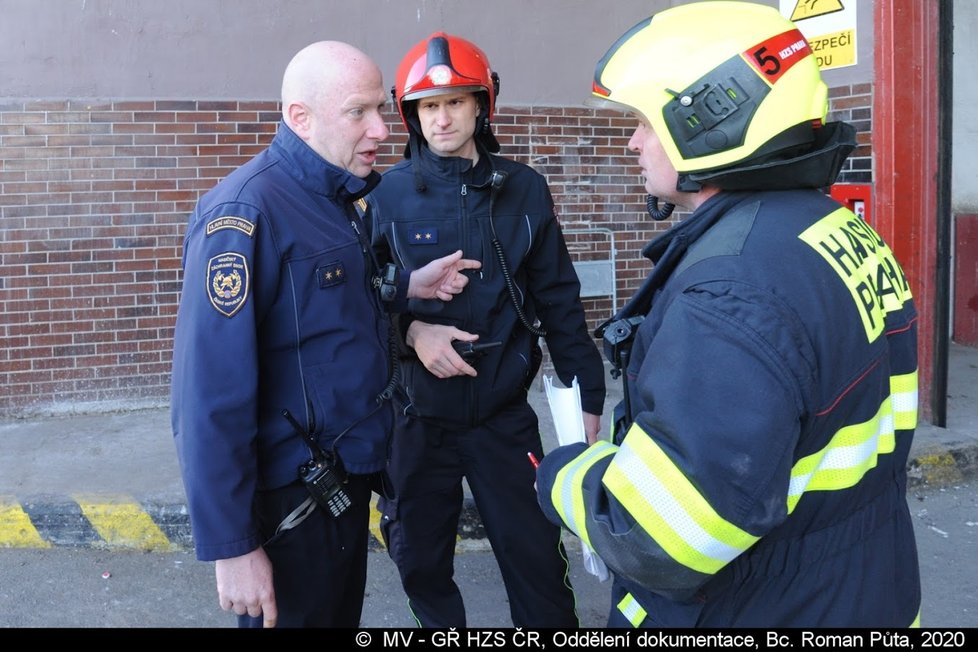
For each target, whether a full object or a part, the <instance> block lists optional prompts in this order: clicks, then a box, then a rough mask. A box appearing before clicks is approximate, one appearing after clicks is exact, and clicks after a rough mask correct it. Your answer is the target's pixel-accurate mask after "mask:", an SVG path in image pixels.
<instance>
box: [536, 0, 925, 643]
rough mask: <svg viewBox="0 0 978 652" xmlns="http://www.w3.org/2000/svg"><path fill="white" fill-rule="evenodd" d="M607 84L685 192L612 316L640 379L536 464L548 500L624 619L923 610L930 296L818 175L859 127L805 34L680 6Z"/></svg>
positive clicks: (882, 621) (654, 23)
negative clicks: (921, 484)
mask: <svg viewBox="0 0 978 652" xmlns="http://www.w3.org/2000/svg"><path fill="white" fill-rule="evenodd" d="M592 94H593V96H594V99H595V100H597V101H600V102H601V103H604V104H607V105H609V106H613V107H617V108H618V109H620V110H623V111H626V112H628V113H630V114H632V115H633V116H634V117H635V118H636V119H637V122H638V125H637V127H636V128H635V132H634V134H633V135H632V136H631V139H630V141H629V144H628V147H629V149H630V150H631V151H633V152H635V153H636V154H637V155H638V163H639V165H640V167H641V169H642V174H643V176H644V178H645V188H646V190H647V191H648V192H649V197H650V201H649V209H650V212H651V213H652V214H653V217H657V218H663V217H665V216H667V215H668V214H669V212H670V211H671V209H672V208H673V207H675V206H679V207H682V208H683V209H686V210H688V211H689V212H690V215H689V216H688V217H686V218H685V219H683V220H682V221H681V222H679V223H678V224H676V225H675V226H673V227H672V228H671V229H670V230H669V231H667V232H666V233H664V234H662V235H661V236H659V237H658V238H657V239H655V240H653V241H652V242H650V243H649V244H648V245H647V246H646V248H645V250H644V252H643V253H644V255H645V256H646V257H647V258H649V260H651V261H652V263H653V265H654V267H653V269H652V272H651V274H650V275H649V277H648V278H647V279H646V281H645V283H644V284H643V286H642V287H641V288H640V290H639V291H638V292H637V293H636V294H635V296H634V297H632V298H631V299H630V300H629V302H628V303H627V305H626V306H625V307H624V308H622V310H621V311H619V312H618V313H617V314H616V315H614V316H613V317H612V318H611V319H610V320H608V322H606V323H605V324H604V325H602V327H601V328H600V329H599V335H601V336H602V337H603V340H604V350H605V354H606V356H607V357H608V358H609V360H610V361H611V363H612V368H613V371H620V372H621V373H622V374H623V376H622V378H623V380H624V383H625V397H624V400H623V401H622V403H621V405H619V406H618V408H617V409H616V412H615V423H614V430H613V432H612V435H611V441H599V442H598V443H596V444H594V445H592V446H590V447H588V446H585V445H583V444H582V445H574V446H564V447H559V448H557V449H555V450H554V451H552V452H551V453H550V454H548V455H547V457H546V458H545V459H544V460H543V461H542V463H541V465H540V468H539V470H538V478H537V479H538V483H537V484H538V490H539V498H540V504H541V506H542V508H543V509H544V511H545V512H546V513H547V515H548V517H549V518H550V519H551V520H553V521H554V522H556V523H559V524H561V525H563V526H565V527H567V528H569V529H570V530H572V531H573V532H574V533H576V534H577V535H578V536H580V538H581V539H582V541H584V542H585V543H587V544H588V545H589V546H590V547H591V548H593V549H594V550H595V551H596V552H597V554H598V555H600V556H601V557H602V558H603V560H604V561H605V563H606V564H607V565H608V567H609V568H610V569H611V570H612V571H613V573H614V585H613V588H612V602H611V613H610V616H609V623H608V624H609V626H623V627H629V626H634V627H639V626H642V627H671V626H676V627H696V626H703V627H740V626H744V627H773V626H778V627H853V626H859V627H905V626H911V625H914V624H919V619H920V613H919V609H920V574H919V568H918V562H917V552H916V544H915V541H914V534H913V527H912V523H911V518H910V514H909V510H908V507H907V503H906V485H907V475H906V463H907V456H908V452H909V449H910V444H911V440H912V438H913V433H914V429H915V427H916V422H917V345H916V337H917V313H916V309H915V306H914V301H913V298H912V295H911V291H910V288H909V286H908V283H907V279H906V276H905V275H904V273H903V271H902V269H901V268H900V265H899V264H898V263H897V261H896V260H895V258H894V256H893V254H892V252H891V251H890V249H889V248H888V246H887V244H886V243H885V242H884V241H883V239H882V238H881V237H880V236H879V235H878V234H877V233H876V232H875V231H874V230H873V229H872V228H871V227H870V225H868V224H866V223H865V222H864V221H863V220H861V219H860V218H858V217H856V216H855V215H854V214H853V213H852V212H850V211H849V210H847V209H846V208H844V207H842V206H840V205H839V204H838V203H836V202H835V201H833V200H832V199H831V198H830V197H828V196H827V195H826V194H824V193H823V192H821V191H820V190H821V189H824V187H825V186H828V185H830V184H831V183H833V182H834V181H835V179H836V177H837V175H838V173H839V170H840V169H841V166H842V164H843V162H844V161H845V158H846V157H847V156H848V154H849V152H850V151H851V150H852V148H853V147H854V145H855V140H854V130H853V128H852V127H851V126H850V125H848V124H845V123H841V122H834V123H833V122H826V114H827V89H826V86H825V84H824V82H823V81H822V79H821V76H820V74H819V70H818V67H817V64H816V62H815V58H814V56H813V55H812V52H811V49H810V47H809V44H808V43H807V42H806V40H805V38H804V37H803V36H802V34H801V33H800V32H799V31H798V29H797V28H796V27H795V25H794V24H793V23H791V22H790V21H788V20H787V19H785V18H783V17H782V16H781V15H780V14H779V13H778V12H777V10H775V9H773V8H771V7H768V6H764V5H758V4H754V3H748V2H696V3H691V4H687V5H683V6H679V7H673V8H671V9H668V10H666V11H663V12H661V13H658V14H656V15H654V16H652V17H651V18H649V19H646V20H643V21H642V22H640V23H639V24H637V25H636V26H635V27H633V28H632V29H631V30H629V31H628V32H627V33H625V34H624V35H623V36H622V37H621V38H620V39H619V40H618V41H617V42H616V43H615V44H614V45H613V46H612V47H611V49H610V50H609V51H608V52H607V54H606V55H605V56H604V57H603V58H602V59H601V61H600V62H599V63H598V65H597V69H596V73H595V78H594V85H593V93H592ZM660 201H661V202H662V205H660Z"/></svg>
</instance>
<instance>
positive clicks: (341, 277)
mask: <svg viewBox="0 0 978 652" xmlns="http://www.w3.org/2000/svg"><path fill="white" fill-rule="evenodd" d="M316 278H318V279H319V287H321V288H328V287H330V286H333V285H339V284H340V283H345V282H346V269H345V268H344V267H343V261H342V260H336V261H333V262H331V263H326V264H325V265H323V266H322V267H317V268H316Z"/></svg>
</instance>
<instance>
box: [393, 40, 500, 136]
mask: <svg viewBox="0 0 978 652" xmlns="http://www.w3.org/2000/svg"><path fill="white" fill-rule="evenodd" d="M454 92H475V93H483V94H484V96H485V100H484V102H483V106H482V110H481V112H480V116H479V121H478V124H477V126H476V134H475V135H476V137H477V138H480V137H481V138H482V142H483V144H484V145H486V146H487V147H489V150H490V151H493V152H496V151H499V144H498V143H496V140H495V138H494V137H493V136H492V131H491V128H490V122H491V120H492V116H493V114H494V112H495V110H496V96H497V95H498V94H499V75H497V74H496V73H494V72H493V71H492V68H491V67H490V65H489V59H488V57H486V54H485V52H483V51H482V50H481V49H480V48H479V47H478V46H477V45H475V44H474V43H472V42H471V41H467V40H465V39H464V38H460V37H458V36H452V35H451V34H446V33H445V32H435V33H433V34H432V35H431V36H429V37H428V38H426V39H424V40H423V41H420V42H419V43H417V44H416V45H415V46H414V47H412V48H411V49H410V50H408V52H407V54H405V55H404V58H403V59H401V63H400V64H399V65H398V67H397V75H396V77H395V81H394V87H393V88H391V96H392V97H393V99H394V104H395V105H396V106H397V112H398V114H399V115H400V116H401V121H402V122H403V123H404V126H405V127H407V129H408V130H409V131H413V132H415V133H417V134H418V135H420V128H419V125H418V124H417V122H416V120H415V119H414V116H413V112H412V111H411V110H410V106H409V104H408V103H409V102H411V101H412V100H417V99H420V98H422V97H430V96H432V95H441V94H443V93H454Z"/></svg>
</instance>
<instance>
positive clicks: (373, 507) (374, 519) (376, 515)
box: [370, 494, 384, 548]
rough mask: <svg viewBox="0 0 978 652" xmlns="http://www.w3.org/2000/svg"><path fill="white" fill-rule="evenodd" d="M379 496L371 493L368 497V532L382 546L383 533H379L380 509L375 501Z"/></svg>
mask: <svg viewBox="0 0 978 652" xmlns="http://www.w3.org/2000/svg"><path fill="white" fill-rule="evenodd" d="M378 500H379V497H378V496H377V494H372V495H371V497H370V533H371V534H373V535H374V538H375V539H377V541H378V542H379V543H380V547H381V548H383V547H384V535H382V534H381V533H380V517H381V513H380V510H379V509H377V501H378Z"/></svg>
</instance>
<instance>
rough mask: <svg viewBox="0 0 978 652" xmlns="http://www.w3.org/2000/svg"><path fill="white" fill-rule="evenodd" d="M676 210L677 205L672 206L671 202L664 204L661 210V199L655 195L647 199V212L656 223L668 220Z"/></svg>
mask: <svg viewBox="0 0 978 652" xmlns="http://www.w3.org/2000/svg"><path fill="white" fill-rule="evenodd" d="M675 208H676V205H675V204H670V203H669V202H665V203H664V204H662V208H659V198H658V197H656V196H655V195H649V196H647V197H646V198H645V210H647V211H648V212H649V215H650V216H651V217H652V219H653V220H655V221H656V222H659V221H661V220H664V219H666V218H668V217H669V216H670V215H672V211H673V210H674V209H675Z"/></svg>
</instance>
